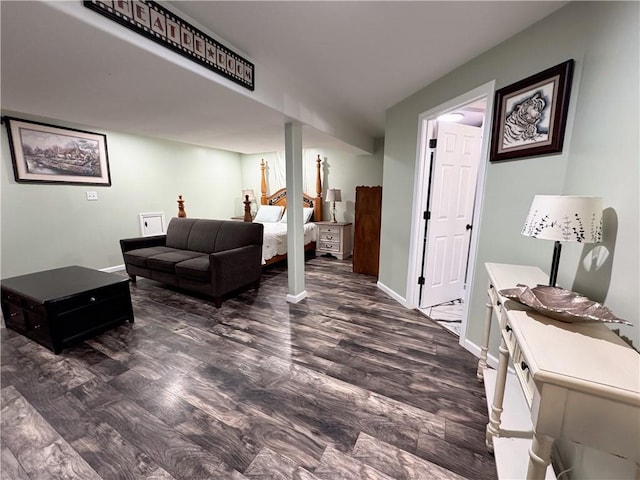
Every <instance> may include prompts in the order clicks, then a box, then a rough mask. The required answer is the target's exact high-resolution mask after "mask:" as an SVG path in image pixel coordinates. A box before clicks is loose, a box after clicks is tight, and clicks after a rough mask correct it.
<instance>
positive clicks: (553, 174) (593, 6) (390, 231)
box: [380, 2, 640, 353]
mask: <svg viewBox="0 0 640 480" xmlns="http://www.w3.org/2000/svg"><path fill="white" fill-rule="evenodd" d="M638 10H639V4H638V3H636V2H572V3H570V4H568V5H567V6H566V7H564V8H562V9H561V10H559V11H558V12H556V13H554V14H553V15H551V16H549V17H547V18H546V19H543V20H542V21H540V22H539V23H537V24H535V25H534V26H532V27H531V28H529V29H527V30H525V31H524V32H522V33H520V34H519V35H517V36H515V37H513V38H511V39H509V40H507V41H505V42H504V43H502V44H501V45H499V46H497V47H495V48H494V49H492V50H490V51H488V52H486V53H484V54H483V55H481V56H479V57H477V58H475V59H474V60H472V61H470V62H468V63H467V64H465V65H463V66H462V67H460V68H458V69H457V70H455V71H453V72H452V73H450V74H448V75H446V76H445V77H443V78H442V79H440V80H438V81H436V82H435V83H433V84H431V85H429V86H427V87H425V88H424V89H422V90H420V91H419V92H417V93H416V94H414V95H412V96H410V97H408V98H407V99H405V100H403V101H402V102H400V103H399V104H397V105H395V106H394V107H392V108H391V109H389V110H388V111H387V117H386V135H385V152H384V183H383V189H384V191H385V192H386V193H387V194H386V195H384V197H383V215H382V239H381V262H380V282H381V283H382V284H384V285H385V286H386V287H388V288H389V289H390V290H392V291H393V292H395V293H396V294H397V295H398V296H400V297H402V298H406V280H407V268H408V265H407V264H408V256H409V239H410V233H411V208H410V207H409V206H410V205H411V204H412V198H413V181H414V175H415V161H416V146H417V129H418V116H419V115H420V114H421V113H422V112H425V111H427V110H430V109H432V108H435V107H437V106H438V105H440V104H442V103H445V102H447V101H449V100H451V99H453V98H455V97H457V96H459V95H462V94H464V93H465V92H467V91H470V90H472V89H474V88H476V87H478V86H480V85H483V84H485V83H487V82H489V81H491V80H494V79H495V80H496V88H501V87H504V86H507V85H509V84H511V83H513V82H515V81H518V80H520V79H522V78H525V77H527V76H529V75H532V74H535V73H537V72H539V71H541V70H544V69H546V68H548V67H551V66H553V65H557V64H559V63H561V62H563V61H565V60H568V59H570V58H573V59H575V60H576V69H575V74H574V77H575V78H574V84H573V91H572V95H571V104H570V113H569V122H568V125H567V134H566V136H565V146H564V152H563V153H562V154H559V155H552V156H547V157H539V158H526V159H520V160H516V161H510V162H502V163H497V164H490V165H488V166H487V170H486V180H485V192H484V205H483V211H482V213H481V218H480V219H479V220H480V222H479V245H478V252H477V257H476V264H475V265H473V266H472V267H471V268H473V269H474V273H475V283H474V286H473V288H472V293H471V306H470V308H471V311H470V318H469V324H468V327H467V328H468V330H467V337H468V338H469V340H470V341H471V342H473V343H475V344H479V343H480V338H481V328H482V322H483V318H484V304H485V287H486V282H487V277H486V273H485V271H484V266H483V265H484V262H487V261H493V262H503V263H518V264H531V265H538V266H540V267H541V268H542V269H544V270H545V271H548V269H549V264H550V261H551V253H552V243H551V242H543V241H537V240H534V239H530V238H526V237H523V236H521V235H520V230H521V228H522V223H523V221H524V218H525V216H526V213H527V211H528V208H529V205H530V202H531V199H532V198H533V196H534V195H535V194H545V193H547V194H563V193H564V194H590V195H601V196H602V197H603V200H604V206H605V207H610V208H612V209H614V210H615V212H616V213H617V217H618V222H619V226H618V231H617V238H616V240H615V247H616V248H615V255H614V256H613V265H612V266H611V283H610V287H609V288H608V292H605V296H606V304H607V306H609V307H610V308H611V309H612V310H613V311H614V313H617V314H618V315H619V316H621V317H623V318H627V319H628V320H630V321H632V322H633V323H634V324H635V327H634V328H632V329H623V333H625V334H626V335H628V336H630V337H631V338H632V339H633V341H634V345H635V346H636V348H637V347H638V345H640V333H639V332H640V328H639V324H640V315H639V309H640V305H639V302H638V291H640V284H639V283H640V282H639V278H638V277H639V273H638V267H639V262H638V244H639V235H638V220H639V219H638V205H639V199H638V179H639V175H638V162H639V158H640V149H639V147H638V131H639V123H638V115H639V113H638V112H639V102H638V85H639V84H640V81H639V78H638V58H639V53H638V49H639V45H640V42H639V39H638V27H639V25H638V18H639V15H638V13H639V11H638ZM434 48H435V47H434ZM388 192H393V195H389V194H388ZM476 225H478V222H477V221H476ZM607 226H608V225H607V224H606V223H605V225H604V228H605V235H606V230H607ZM581 253H582V246H580V245H578V244H566V245H565V246H564V248H563V255H562V261H561V266H560V276H559V283H560V284H561V285H566V286H569V287H570V288H571V287H572V286H573V284H574V277H576V270H577V268H578V260H579V257H580V255H581ZM579 277H580V278H576V284H581V285H584V284H587V285H589V284H591V285H592V286H593V285H596V287H594V288H595V290H600V291H601V290H603V289H605V290H606V287H607V284H608V280H603V278H602V277H603V275H601V274H599V273H598V272H595V273H594V272H590V273H589V274H584V273H581V274H580V275H579ZM494 330H495V329H494ZM493 333H494V334H495V333H496V332H495V331H494V332H493ZM494 347H495V339H494ZM493 353H495V348H494V352H493Z"/></svg>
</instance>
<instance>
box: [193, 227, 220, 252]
mask: <svg viewBox="0 0 640 480" xmlns="http://www.w3.org/2000/svg"><path fill="white" fill-rule="evenodd" d="M225 223H226V221H224V220H207V219H198V220H196V222H195V223H194V224H193V228H192V229H191V233H189V240H188V242H187V249H188V250H192V251H194V252H204V253H213V252H215V251H217V250H216V239H217V238H218V235H219V232H220V228H221V226H222V225H224V224H225Z"/></svg>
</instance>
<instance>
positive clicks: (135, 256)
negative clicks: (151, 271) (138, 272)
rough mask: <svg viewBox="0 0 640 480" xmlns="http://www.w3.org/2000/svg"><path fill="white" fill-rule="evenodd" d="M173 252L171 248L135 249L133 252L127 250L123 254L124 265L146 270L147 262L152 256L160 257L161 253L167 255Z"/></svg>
mask: <svg viewBox="0 0 640 480" xmlns="http://www.w3.org/2000/svg"><path fill="white" fill-rule="evenodd" d="M172 251H174V249H173V248H168V247H147V248H137V249H135V250H129V251H128V252H125V253H124V254H123V257H124V261H125V263H130V264H131V265H136V266H138V267H144V268H146V267H147V266H148V265H147V260H148V259H149V257H153V256H154V255H160V254H162V253H168V252H172Z"/></svg>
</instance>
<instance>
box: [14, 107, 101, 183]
mask: <svg viewBox="0 0 640 480" xmlns="http://www.w3.org/2000/svg"><path fill="white" fill-rule="evenodd" d="M2 121H3V123H4V124H5V126H6V127H7V136H8V138H9V149H10V150H11V160H12V162H13V173H14V177H15V180H16V182H18V183H64V184H78V185H103V186H107V187H108V186H111V172H110V170H109V155H108V153H107V136H106V135H104V134H101V133H95V132H88V131H85V130H77V129H74V128H67V127H58V126H55V125H50V124H47V123H40V122H34V121H30V120H22V119H19V118H13V117H2Z"/></svg>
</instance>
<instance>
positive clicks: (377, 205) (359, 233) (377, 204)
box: [353, 186, 382, 278]
mask: <svg viewBox="0 0 640 480" xmlns="http://www.w3.org/2000/svg"><path fill="white" fill-rule="evenodd" d="M381 215H382V187H365V186H360V187H356V207H355V217H354V226H353V271H354V272H355V273H364V274H366V275H374V276H375V277H376V278H377V277H378V262H379V259H380V218H381Z"/></svg>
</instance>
